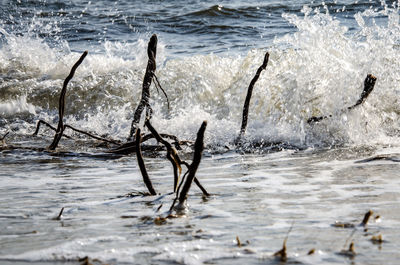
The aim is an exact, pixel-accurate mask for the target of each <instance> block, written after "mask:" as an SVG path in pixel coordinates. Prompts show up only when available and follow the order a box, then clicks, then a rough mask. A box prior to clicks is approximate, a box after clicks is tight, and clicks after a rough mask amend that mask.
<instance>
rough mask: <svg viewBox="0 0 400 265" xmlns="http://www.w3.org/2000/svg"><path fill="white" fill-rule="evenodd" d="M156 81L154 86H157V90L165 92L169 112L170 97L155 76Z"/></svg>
mask: <svg viewBox="0 0 400 265" xmlns="http://www.w3.org/2000/svg"><path fill="white" fill-rule="evenodd" d="M154 79H155V80H156V82H154V84H155V85H156V87H157V88H159V89H160V90H161V91H162V92H163V94H164V96H165V98H166V99H167V106H168V110H169V99H168V95H167V93H166V92H165V90H164V89H163V88H162V86H161V84H160V81H158V78H157V76H156V75H155V74H154Z"/></svg>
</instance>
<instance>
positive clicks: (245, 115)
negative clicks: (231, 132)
mask: <svg viewBox="0 0 400 265" xmlns="http://www.w3.org/2000/svg"><path fill="white" fill-rule="evenodd" d="M268 59H269V53H268V52H267V53H265V56H264V62H263V64H262V65H261V66H260V67H259V68H258V69H257V72H256V74H255V76H254V77H253V79H252V80H251V82H250V85H249V88H248V89H247V95H246V99H245V101H244V106H243V114H242V126H241V127H240V133H239V136H238V137H237V139H236V143H239V142H240V140H241V138H242V137H243V135H244V134H245V132H246V127H247V120H248V116H249V108H250V100H251V95H252V94H253V89H254V85H255V84H256V82H257V80H258V78H259V77H260V74H261V72H262V71H263V70H265V68H267V64H268Z"/></svg>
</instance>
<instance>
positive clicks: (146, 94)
mask: <svg viewBox="0 0 400 265" xmlns="http://www.w3.org/2000/svg"><path fill="white" fill-rule="evenodd" d="M156 54H157V35H156V34H154V35H153V36H151V38H150V41H149V44H148V46H147V55H148V57H149V59H148V62H147V67H146V73H145V75H144V79H143V86H142V98H141V99H140V102H139V105H138V106H137V108H136V110H135V114H134V115H133V121H132V125H131V131H130V133H129V137H128V140H131V139H132V138H133V134H134V133H135V131H136V128H137V125H138V124H139V122H140V116H141V115H142V112H143V110H144V109H145V108H146V120H147V119H150V118H151V115H152V112H153V110H152V109H151V106H150V104H149V98H150V85H151V81H152V80H153V77H154V73H155V71H156Z"/></svg>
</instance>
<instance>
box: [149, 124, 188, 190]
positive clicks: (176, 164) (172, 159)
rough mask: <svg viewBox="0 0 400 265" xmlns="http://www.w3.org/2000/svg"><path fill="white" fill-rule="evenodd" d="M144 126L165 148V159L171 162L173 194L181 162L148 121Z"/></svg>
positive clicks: (180, 171)
mask: <svg viewBox="0 0 400 265" xmlns="http://www.w3.org/2000/svg"><path fill="white" fill-rule="evenodd" d="M145 125H146V126H147V128H149V130H150V132H151V133H152V134H153V136H154V138H156V140H157V141H158V142H160V143H162V144H163V145H164V146H165V148H167V159H168V160H169V161H170V162H171V164H172V167H173V169H174V192H176V188H177V186H178V182H179V177H180V175H181V173H182V167H181V164H182V161H181V159H180V158H179V156H178V154H177V152H176V150H175V148H173V147H172V145H171V144H170V143H169V142H167V141H165V140H164V139H163V138H162V137H161V136H160V134H159V133H158V132H157V131H156V129H154V127H153V126H152V125H151V123H150V121H149V120H146V122H145ZM178 171H179V173H178Z"/></svg>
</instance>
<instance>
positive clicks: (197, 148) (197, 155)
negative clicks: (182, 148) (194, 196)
mask: <svg viewBox="0 0 400 265" xmlns="http://www.w3.org/2000/svg"><path fill="white" fill-rule="evenodd" d="M206 127H207V121H203V123H202V124H201V127H200V129H199V131H198V132H197V138H196V142H195V143H194V155H193V161H192V164H191V165H190V167H189V174H188V176H187V178H186V182H185V184H184V185H183V187H182V191H181V193H180V195H179V203H180V204H182V203H184V202H185V200H186V196H187V193H188V192H189V189H190V186H191V185H192V182H193V179H194V177H195V175H196V171H197V168H198V167H199V164H200V160H201V155H202V153H203V150H204V132H205V130H206Z"/></svg>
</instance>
